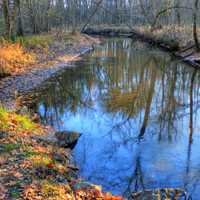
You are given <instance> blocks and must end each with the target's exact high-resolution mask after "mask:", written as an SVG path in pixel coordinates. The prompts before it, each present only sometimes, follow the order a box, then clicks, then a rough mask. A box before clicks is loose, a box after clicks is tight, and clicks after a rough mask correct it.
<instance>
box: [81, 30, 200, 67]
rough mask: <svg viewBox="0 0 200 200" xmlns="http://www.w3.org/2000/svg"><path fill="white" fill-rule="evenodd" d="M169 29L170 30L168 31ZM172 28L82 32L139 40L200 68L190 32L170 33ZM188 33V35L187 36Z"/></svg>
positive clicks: (199, 57)
mask: <svg viewBox="0 0 200 200" xmlns="http://www.w3.org/2000/svg"><path fill="white" fill-rule="evenodd" d="M170 28H171V29H170ZM172 30H174V29H172V27H162V28H159V29H156V30H153V31H152V30H151V28H150V27H145V26H142V27H135V28H134V29H131V28H129V27H104V28H101V27H89V28H87V29H85V30H84V31H83V33H85V34H88V35H100V36H111V37H113V36H115V37H128V38H134V39H139V40H141V41H144V42H147V43H149V44H150V45H153V46H157V47H159V48H161V49H163V50H165V51H167V52H169V53H170V54H171V55H172V56H175V57H177V58H178V59H180V60H181V61H183V62H185V63H187V64H189V65H191V66H193V67H197V68H200V62H199V61H200V54H199V52H197V51H196V49H195V45H194V42H193V40H192V30H190V29H189V30H188V31H187V32H185V33H183V32H182V31H183V29H182V27H179V28H177V30H175V31H174V32H173V34H172V33H171V32H172ZM189 33H190V34H189Z"/></svg>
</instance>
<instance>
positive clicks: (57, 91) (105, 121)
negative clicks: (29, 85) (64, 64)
mask: <svg viewBox="0 0 200 200" xmlns="http://www.w3.org/2000/svg"><path fill="white" fill-rule="evenodd" d="M74 65H75V66H76V68H72V69H68V70H66V71H64V72H62V73H61V74H60V75H58V76H57V77H54V78H53V79H52V80H50V81H49V82H48V83H46V84H45V85H44V88H45V90H44V92H42V93H41V95H39V98H38V100H37V108H36V109H37V110H38V111H39V113H40V114H41V116H42V118H43V121H44V122H45V123H47V124H50V125H53V126H54V127H55V128H56V129H57V130H73V131H78V132H81V133H83V136H82V137H81V139H80V140H79V142H78V145H77V146H76V148H75V150H74V158H75V161H76V163H77V165H78V166H79V167H80V175H81V176H82V177H84V178H86V179H87V180H88V181H91V182H93V183H96V184H100V185H102V186H103V188H104V189H105V190H107V191H112V192H113V193H116V194H124V195H128V194H129V193H130V192H131V191H138V190H141V189H144V188H145V189H147V188H148V189H149V188H157V187H180V188H185V189H186V190H187V191H189V192H190V193H193V196H194V199H195V198H197V196H198V194H199V192H200V134H199V131H200V125H199V124H200V123H199V119H200V112H199V106H200V99H199V92H200V72H199V71H197V70H195V69H193V68H191V67H188V66H187V65H184V64H183V63H180V62H178V61H177V60H173V59H172V58H170V57H169V56H168V55H167V54H165V53H163V52H161V51H159V50H155V49H151V48H148V47H146V46H145V45H144V44H142V43H139V42H133V41H131V40H129V39H125V40H124V39H108V40H106V42H105V44H104V45H102V46H99V47H97V48H96V49H95V51H94V52H91V53H90V54H88V55H86V56H85V57H84V59H83V61H78V62H76V63H74ZM197 199H198V198H197Z"/></svg>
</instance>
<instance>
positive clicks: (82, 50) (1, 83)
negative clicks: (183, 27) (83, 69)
mask: <svg viewBox="0 0 200 200" xmlns="http://www.w3.org/2000/svg"><path fill="white" fill-rule="evenodd" d="M92 50H93V44H91V45H87V46H84V45H82V46H80V47H78V48H77V49H74V50H73V52H71V55H73V57H72V59H71V60H70V61H69V62H60V63H58V64H55V65H52V66H48V67H45V68H40V69H33V70H31V71H30V72H27V73H24V74H20V75H16V76H9V77H6V78H3V79H1V80H0V102H1V104H2V105H3V106H5V107H7V108H10V109H15V107H16V105H15V100H16V99H17V97H20V96H24V95H26V94H29V93H31V92H32V91H33V90H35V89H36V88H38V87H40V85H41V84H42V83H44V82H45V81H47V80H48V79H49V78H52V77H53V76H55V75H56V74H57V73H58V72H60V71H62V70H65V69H67V68H71V67H73V65H72V62H73V61H74V60H76V59H77V58H79V57H81V56H82V55H84V54H86V53H88V52H90V51H92Z"/></svg>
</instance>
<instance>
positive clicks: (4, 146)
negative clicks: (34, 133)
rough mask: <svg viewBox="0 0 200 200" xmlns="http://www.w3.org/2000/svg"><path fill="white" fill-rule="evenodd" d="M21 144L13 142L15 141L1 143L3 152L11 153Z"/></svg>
mask: <svg viewBox="0 0 200 200" xmlns="http://www.w3.org/2000/svg"><path fill="white" fill-rule="evenodd" d="M20 146H21V145H20V144H13V143H8V144H2V145H1V152H3V153H10V152H11V151H13V150H15V149H19V148H20Z"/></svg>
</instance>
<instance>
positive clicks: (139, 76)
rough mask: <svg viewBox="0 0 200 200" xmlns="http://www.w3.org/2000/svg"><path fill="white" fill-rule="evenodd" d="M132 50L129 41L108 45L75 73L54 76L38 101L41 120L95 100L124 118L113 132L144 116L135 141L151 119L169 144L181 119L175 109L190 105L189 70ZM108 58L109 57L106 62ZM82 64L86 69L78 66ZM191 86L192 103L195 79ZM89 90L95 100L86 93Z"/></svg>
mask: <svg viewBox="0 0 200 200" xmlns="http://www.w3.org/2000/svg"><path fill="white" fill-rule="evenodd" d="M132 45H133V46H134V45H135V43H133V44H132ZM140 48H141V47H140ZM135 49H136V50H134V49H132V48H131V41H129V40H120V41H118V42H116V41H114V40H113V41H110V42H108V43H107V44H106V47H105V48H100V49H99V50H97V51H96V52H94V53H92V56H91V57H88V59H87V62H85V63H84V62H83V63H82V62H79V63H78V64H77V65H80V67H79V68H78V69H70V70H67V71H66V72H65V73H64V74H62V75H61V76H58V77H57V78H55V80H56V81H55V82H54V83H53V84H50V85H48V88H47V89H46V91H45V95H42V96H41V98H40V103H41V104H43V106H44V110H45V112H44V118H45V119H48V120H47V121H54V120H57V121H58V120H59V116H60V115H62V114H63V113H65V112H66V111H71V112H72V113H77V112H78V111H79V112H80V110H81V109H84V110H87V109H88V107H90V108H91V107H92V105H93V104H95V101H99V102H101V106H103V107H104V109H105V111H106V112H108V113H112V114H113V117H115V115H118V114H119V113H120V114H121V115H122V116H123V118H124V120H122V121H121V122H119V124H114V125H113V126H115V127H116V128H119V127H120V125H123V124H125V123H128V121H130V119H132V118H134V117H138V116H140V118H141V119H142V118H143V120H142V122H141V128H140V131H139V134H138V135H139V136H140V137H142V136H144V134H145V131H146V128H147V127H148V122H149V120H151V121H152V119H153V120H154V122H156V123H157V125H158V126H159V129H160V130H159V131H158V136H159V140H161V139H162V138H165V137H166V135H163V134H162V133H166V132H167V133H168V136H167V137H168V139H169V140H171V139H172V133H176V132H177V130H176V127H177V126H176V123H177V120H180V118H181V117H183V116H182V115H181V112H180V110H181V109H187V108H189V106H190V105H189V104H188V102H187V98H188V95H189V93H190V88H189V83H190V79H191V76H192V72H193V70H192V69H189V68H186V67H184V66H181V64H180V63H176V62H171V60H170V59H169V57H167V56H166V55H162V54H158V53H154V54H153V53H149V52H147V51H146V49H145V48H144V50H143V49H142V50H141V49H140V50H139V51H138V50H137V47H135ZM107 56H109V57H111V58H113V59H112V60H111V61H110V60H109V61H108V62H107V61H106V59H105V58H106V57H107ZM86 65H89V67H83V66H86ZM198 76H199V75H198ZM194 82H195V83H196V84H194V87H195V88H194V96H195V98H196V99H195V100H194V104H195V101H196V102H198V99H197V97H198V95H197V92H198V85H199V82H197V78H196V80H194ZM197 84H198V85H197ZM93 87H95V90H96V91H95V93H96V94H97V97H95V98H94V97H93V94H92V93H91V90H92V88H93ZM195 91H196V93H195ZM195 111H196V109H195ZM188 114H189V113H188ZM55 116H57V117H56V118H55Z"/></svg>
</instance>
